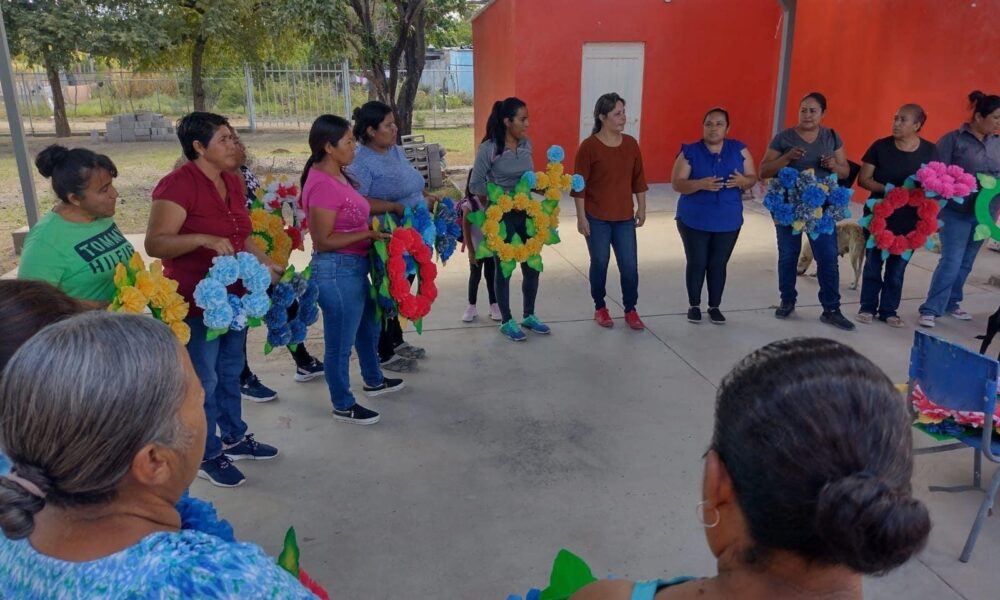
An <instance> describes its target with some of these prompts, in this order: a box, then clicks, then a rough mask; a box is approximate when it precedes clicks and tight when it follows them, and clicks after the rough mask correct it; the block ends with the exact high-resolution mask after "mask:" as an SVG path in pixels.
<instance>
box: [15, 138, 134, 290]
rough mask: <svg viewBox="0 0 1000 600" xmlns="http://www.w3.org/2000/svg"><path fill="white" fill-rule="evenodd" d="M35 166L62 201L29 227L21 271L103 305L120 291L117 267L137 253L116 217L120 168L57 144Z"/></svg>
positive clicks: (89, 152)
mask: <svg viewBox="0 0 1000 600" xmlns="http://www.w3.org/2000/svg"><path fill="white" fill-rule="evenodd" d="M35 166H36V167H37V168H38V172H39V173H41V174H42V177H45V178H46V179H51V180H52V191H53V192H55V195H56V197H57V198H58V199H59V202H58V203H57V204H56V205H55V206H54V207H53V208H52V210H51V211H49V213H48V214H46V215H45V216H44V217H42V218H41V219H40V220H39V221H38V223H36V224H35V226H34V227H32V228H31V231H30V232H28V236H27V237H26V238H25V240H24V250H23V251H22V253H21V263H20V265H19V267H18V271H17V276H18V278H19V279H37V280H41V281H47V282H49V283H51V284H52V285H55V286H56V287H58V288H59V289H61V290H62V291H64V292H66V293H67V294H69V295H70V296H72V297H73V298H76V299H77V300H79V301H81V302H82V303H83V304H84V305H85V306H87V307H88V308H104V307H106V306H107V305H108V304H110V303H111V300H112V298H114V296H115V283H114V276H115V267H116V266H117V265H118V263H127V262H128V260H129V259H130V258H132V253H133V252H135V248H134V247H133V246H132V244H130V243H129V241H128V240H127V239H125V236H124V235H123V234H122V232H121V230H120V229H118V225H116V224H115V221H114V216H115V202H116V201H117V200H118V191H117V190H116V189H115V186H114V183H113V181H114V178H115V177H117V176H118V169H117V168H116V167H115V163H113V162H111V159H110V158H108V157H107V156H105V155H103V154H97V153H96V152H94V151H92V150H88V149H86V148H73V149H72V150H71V149H69V148H66V147H64V146H60V145H58V144H53V145H51V146H49V147H47V148H45V149H44V150H42V151H41V152H39V153H38V156H37V157H35Z"/></svg>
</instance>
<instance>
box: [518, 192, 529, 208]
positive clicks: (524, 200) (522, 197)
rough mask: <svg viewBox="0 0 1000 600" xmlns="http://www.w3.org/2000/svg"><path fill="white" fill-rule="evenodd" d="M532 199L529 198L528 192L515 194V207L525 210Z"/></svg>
mask: <svg viewBox="0 0 1000 600" xmlns="http://www.w3.org/2000/svg"><path fill="white" fill-rule="evenodd" d="M530 202H531V200H530V199H529V198H528V195H527V194H517V195H516V196H514V208H516V209H517V210H524V209H526V208H528V205H529V203H530Z"/></svg>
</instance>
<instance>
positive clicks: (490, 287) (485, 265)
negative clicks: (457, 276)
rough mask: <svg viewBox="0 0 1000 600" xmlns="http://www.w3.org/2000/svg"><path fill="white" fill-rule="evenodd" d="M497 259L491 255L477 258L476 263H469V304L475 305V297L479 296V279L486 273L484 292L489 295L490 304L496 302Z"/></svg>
mask: <svg viewBox="0 0 1000 600" xmlns="http://www.w3.org/2000/svg"><path fill="white" fill-rule="evenodd" d="M496 270H497V259H496V258H495V257H493V256H490V257H489V258H484V259H482V260H477V261H476V264H472V263H469V304H470V305H473V306H475V304H476V298H477V297H478V296H479V281H480V280H481V279H482V278H483V275H484V274H485V275H486V293H487V294H488V295H489V297H490V304H496V303H497V291H496V281H494V279H495V277H496Z"/></svg>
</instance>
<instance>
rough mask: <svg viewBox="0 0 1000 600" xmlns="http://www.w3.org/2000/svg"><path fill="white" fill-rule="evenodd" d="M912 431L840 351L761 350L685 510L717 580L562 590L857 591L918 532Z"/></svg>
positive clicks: (743, 376)
mask: <svg viewBox="0 0 1000 600" xmlns="http://www.w3.org/2000/svg"><path fill="white" fill-rule="evenodd" d="M910 431H911V430H910V424H909V418H908V416H907V414H906V410H905V408H904V406H903V403H902V402H900V401H899V393H898V392H897V391H896V389H895V387H894V386H893V385H892V382H891V381H889V378H888V377H886V376H885V374H884V373H883V372H882V371H881V370H880V369H879V368H878V367H876V366H875V365H874V364H873V363H872V362H871V361H869V360H868V359H867V358H865V357H864V356H861V355H860V354H858V353H857V352H855V351H854V350H852V349H851V348H849V347H848V346H845V345H843V344H841V343H839V342H835V341H833V340H827V339H822V338H795V339H788V340H781V341H778V342H774V343H771V344H768V345H767V346H764V347H763V348H760V349H758V350H756V351H754V352H753V353H751V354H750V355H749V356H747V357H745V358H744V359H743V360H742V361H740V362H739V363H738V364H737V365H736V366H735V367H734V368H733V370H732V371H730V372H729V374H728V375H726V376H725V377H724V378H723V380H722V384H721V386H720V387H719V391H718V395H717V397H716V407H715V431H714V435H713V436H712V443H711V446H710V447H709V450H708V453H707V454H706V456H705V472H704V477H703V479H702V500H701V502H699V503H698V505H697V511H696V512H697V514H698V519H699V520H700V521H701V522H702V524H703V525H704V527H705V537H706V538H707V541H708V546H709V548H710V549H711V551H712V554H713V555H715V557H716V560H717V568H718V575H716V576H714V577H706V578H703V579H694V578H690V577H675V578H673V579H670V580H652V581H643V582H631V581H628V580H607V581H600V582H597V583H593V584H591V585H589V586H587V587H584V588H583V589H581V590H580V591H579V592H577V593H576V594H575V595H574V596H572V598H573V600H598V599H600V600H627V599H632V600H653V599H655V600H670V599H672V598H678V599H681V598H700V599H702V600H714V599H716V598H718V599H731V598H744V599H758V598H781V599H783V600H786V599H789V600H790V599H799V598H801V599H803V600H805V599H812V598H845V599H860V598H862V595H863V594H862V585H861V580H862V576H863V575H882V574H885V573H888V572H889V571H891V570H893V569H895V568H896V567H898V566H900V565H902V564H903V563H905V562H906V561H907V560H909V559H910V557H912V556H913V555H914V554H916V553H917V552H919V551H920V550H921V549H922V548H923V546H924V544H925V543H926V541H927V536H928V534H929V533H930V529H931V521H930V517H929V515H928V513H927V508H926V507H925V506H924V505H923V504H922V503H921V502H920V501H919V500H917V499H915V498H914V497H913V494H912V489H911V484H910V478H911V476H912V473H913V450H912V440H911V433H910ZM775 440H780V442H779V443H775Z"/></svg>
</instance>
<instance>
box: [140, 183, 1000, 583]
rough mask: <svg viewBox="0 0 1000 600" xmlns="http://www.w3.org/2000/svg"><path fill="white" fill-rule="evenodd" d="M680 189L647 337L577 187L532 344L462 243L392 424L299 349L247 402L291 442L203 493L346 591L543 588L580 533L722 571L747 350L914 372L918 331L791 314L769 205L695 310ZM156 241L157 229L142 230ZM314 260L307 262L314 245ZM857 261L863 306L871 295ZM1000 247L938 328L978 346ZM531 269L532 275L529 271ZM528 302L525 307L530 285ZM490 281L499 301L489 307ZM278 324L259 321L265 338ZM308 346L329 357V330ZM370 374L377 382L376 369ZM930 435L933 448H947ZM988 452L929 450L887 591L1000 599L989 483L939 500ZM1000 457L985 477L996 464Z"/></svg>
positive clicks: (389, 409)
mask: <svg viewBox="0 0 1000 600" xmlns="http://www.w3.org/2000/svg"><path fill="white" fill-rule="evenodd" d="M674 206H675V200H674V196H673V194H672V192H669V190H668V188H667V187H666V186H654V188H653V190H651V193H650V199H649V219H648V221H647V223H646V226H645V227H643V228H642V229H641V230H640V234H639V245H640V269H641V284H640V288H641V289H640V302H639V310H640V313H641V314H642V315H643V317H644V319H645V322H646V324H647V326H648V330H647V331H643V332H633V331H630V330H629V329H628V328H627V327H625V326H624V323H623V322H622V321H621V318H620V317H621V311H622V308H621V296H620V291H619V289H618V283H617V272H616V271H614V269H613V268H612V273H611V274H610V275H609V281H610V282H611V283H610V285H609V306H610V307H611V312H612V314H613V316H616V317H618V318H617V319H616V326H615V328H614V329H612V330H610V331H607V330H602V329H600V328H598V327H597V326H596V325H595V324H594V323H593V321H592V320H591V315H592V313H593V306H592V303H591V300H590V297H589V287H588V283H587V269H588V257H587V251H586V246H585V243H584V241H583V238H582V237H580V236H579V235H577V234H576V232H575V219H574V216H573V212H574V211H573V205H572V203H571V202H569V201H564V203H563V215H564V216H563V220H562V222H563V227H562V237H563V243H561V244H559V245H557V246H555V247H549V248H547V249H546V250H545V254H544V257H545V267H546V268H545V273H544V274H543V276H542V279H541V290H540V293H539V301H538V314H539V315H540V317H541V318H542V319H543V320H545V321H546V322H548V323H549V324H551V325H552V326H553V333H552V335H551V336H549V337H537V336H536V337H529V339H528V341H527V342H526V343H523V344H516V345H515V344H513V343H511V342H509V341H507V340H506V339H505V338H503V337H501V335H500V334H499V333H498V332H497V330H496V327H495V326H494V325H493V324H492V322H489V321H488V320H487V321H485V322H484V321H483V320H481V321H480V322H478V323H475V324H471V325H466V324H463V323H461V322H460V320H459V316H460V315H461V313H462V311H463V309H464V307H465V288H466V281H467V268H466V262H465V257H464V255H463V256H458V257H456V258H455V259H454V260H453V262H452V263H450V264H449V265H448V267H447V268H444V269H442V270H441V271H440V275H439V280H438V281H439V283H438V287H439V289H440V292H441V293H440V297H439V299H438V300H437V302H436V303H435V305H434V309H433V312H432V314H431V316H430V317H429V318H428V319H427V320H426V323H425V329H424V334H423V336H419V337H418V336H417V335H416V334H415V333H412V332H411V333H409V334H408V340H409V341H411V342H413V343H416V344H419V345H421V346H424V347H425V348H426V349H427V352H428V358H427V359H426V360H423V361H421V363H420V370H419V371H417V372H415V373H412V374H408V375H407V376H406V385H407V389H406V390H404V391H402V392H401V393H399V394H396V395H392V396H387V397H383V398H378V399H374V400H372V401H371V402H370V403H367V404H369V405H371V406H372V407H373V408H375V409H377V410H379V411H380V412H381V413H382V422H381V423H379V424H378V425H376V426H374V427H352V426H348V425H345V424H341V423H336V422H334V421H333V420H332V419H331V418H330V408H331V406H330V403H329V397H328V394H327V391H326V387H325V385H324V382H323V380H322V379H320V380H316V381H313V382H310V383H306V384H301V383H296V382H295V381H294V380H293V378H292V374H293V369H292V362H291V359H290V357H289V356H287V354H286V352H285V351H280V352H277V353H274V354H272V355H271V356H268V357H264V355H263V354H262V352H260V351H255V350H251V364H252V365H253V367H254V368H255V370H256V372H257V373H258V375H260V377H261V379H262V380H263V381H264V382H265V383H267V384H268V385H270V386H272V387H274V388H275V389H276V390H277V391H278V392H279V393H280V398H279V400H277V401H276V402H272V403H269V404H259V405H258V404H250V403H245V404H244V418H245V419H246V421H247V422H248V423H249V424H250V426H251V430H252V431H253V432H255V433H256V435H257V437H258V438H259V439H261V440H263V441H266V442H268V443H272V444H275V445H277V446H278V447H279V448H280V449H281V452H282V455H281V456H280V457H279V458H278V459H277V460H275V461H273V462H270V463H260V464H247V463H240V467H241V468H242V469H243V470H244V472H245V473H246V475H247V477H248V482H247V484H246V485H245V486H244V487H241V488H238V489H234V490H223V489H219V488H215V487H212V486H211V485H208V484H207V483H206V482H204V481H202V480H198V481H196V482H195V484H194V485H193V487H192V492H193V493H194V494H195V495H198V496H201V497H204V498H207V499H210V500H212V501H214V502H215V503H216V506H217V507H218V509H219V512H220V513H221V514H222V515H223V516H224V517H226V518H228V519H229V520H230V521H231V522H232V523H233V525H234V526H235V528H236V532H237V536H238V537H239V538H241V539H243V540H247V541H253V542H256V543H258V544H260V545H262V546H263V547H264V548H265V549H266V550H267V551H268V552H269V553H271V554H272V555H273V554H276V553H277V552H278V551H279V549H280V544H281V541H282V536H283V534H284V532H285V529H286V528H287V527H288V526H289V525H294V526H295V527H296V529H297V531H298V532H299V542H300V546H301V549H302V564H303V566H304V567H305V568H306V569H307V570H308V571H309V572H310V573H311V574H312V576H313V577H314V578H315V579H317V580H318V581H321V582H322V583H323V584H325V585H326V587H327V589H329V590H330V591H331V593H332V595H333V597H335V598H344V599H360V598H398V597H408V598H419V597H437V598H440V597H448V598H461V599H470V600H478V599H502V598H506V597H507V595H508V594H511V593H519V594H523V593H525V592H526V591H527V590H528V589H529V588H530V587H532V586H538V587H544V585H545V584H546V583H547V577H548V573H549V567H550V565H551V561H552V559H553V558H554V557H555V554H556V552H557V551H558V550H559V548H561V547H565V548H569V549H571V550H573V551H574V552H576V553H578V554H579V555H581V556H582V557H584V558H585V559H586V560H587V561H588V562H589V564H590V565H591V566H592V567H593V569H594V571H595V574H597V575H598V576H603V575H605V574H611V573H613V574H615V575H617V576H619V577H631V578H653V577H667V576H673V575H679V574H684V575H711V574H713V573H714V572H715V565H714V561H713V558H712V556H711V554H710V553H709V551H708V548H707V547H706V544H705V542H704V535H703V530H702V527H701V525H700V524H699V523H698V521H697V520H696V519H695V512H694V508H695V504H696V502H697V501H698V500H699V499H700V494H699V489H700V477H701V470H702V464H701V455H702V453H703V452H704V451H705V449H706V447H707V444H708V441H709V437H710V434H711V427H712V413H713V402H714V394H715V386H716V385H717V383H718V381H719V379H720V378H721V377H722V376H723V375H724V374H725V373H726V372H727V371H728V370H729V368H730V367H731V366H732V365H733V363H734V362H735V361H737V360H738V359H740V358H741V357H742V356H743V355H745V354H746V353H748V352H749V351H751V350H753V349H754V348H757V347H759V346H761V345H763V344H765V343H767V342H770V341H772V340H776V339H779V338H784V337H790V336H825V337H831V338H834V339H837V340H840V341H842V342H844V343H847V344H850V345H852V346H854V347H855V348H857V349H858V350H859V351H861V352H863V353H864V354H865V355H867V356H869V357H870V358H872V359H873V360H874V361H875V362H876V363H878V364H879V365H880V366H881V367H882V368H883V369H885V371H886V372H887V373H888V374H889V376H890V377H891V378H892V379H893V380H894V381H898V382H903V381H905V379H906V372H907V363H908V356H909V348H910V345H911V342H912V338H913V327H912V326H911V327H909V328H906V329H901V330H896V329H891V328H889V327H887V326H885V325H884V324H880V323H876V324H871V325H867V326H859V328H858V330H857V331H856V332H853V333H847V332H840V331H838V330H835V329H832V328H830V327H828V326H825V325H823V324H821V323H820V322H819V314H820V309H819V307H818V302H817V300H816V290H817V284H816V281H815V279H814V278H808V277H805V278H800V279H799V284H798V288H799V305H798V306H799V308H798V310H797V312H796V315H795V317H794V318H792V319H790V320H787V321H778V320H776V319H775V318H774V317H773V316H772V311H771V309H770V307H771V306H772V305H773V304H774V303H775V302H776V300H777V282H776V276H775V272H774V271H775V261H776V252H775V241H774V230H773V228H772V225H771V223H770V220H769V218H768V217H767V216H766V215H765V213H764V211H763V209H762V208H760V206H759V205H748V211H747V213H748V214H747V218H746V225H745V226H744V228H743V233H742V236H741V238H740V240H739V243H738V245H737V248H736V251H735V253H734V256H733V259H732V262H731V264H730V270H729V282H728V286H727V289H726V295H725V301H724V303H723V309H724V310H725V312H726V315H727V316H728V318H729V323H728V324H727V325H726V326H724V327H718V326H714V325H712V324H710V323H707V322H706V323H703V324H700V325H693V324H690V323H688V322H687V321H686V319H685V318H684V313H685V312H686V309H687V306H686V304H687V303H686V295H685V292H684V283H683V282H684V279H683V270H684V258H683V250H682V248H681V244H680V239H679V237H678V235H677V231H676V227H675V225H674V222H673V217H674V214H673V213H674ZM138 247H141V244H139V245H138ZM296 259H297V262H299V263H300V264H304V262H305V261H306V260H307V256H306V255H304V254H301V253H298V254H297V257H296ZM936 262H937V256H936V255H934V254H930V253H927V252H921V253H918V254H917V255H916V256H915V257H914V259H913V260H912V264H911V265H910V267H909V269H908V273H907V276H906V285H905V290H904V302H903V306H902V310H901V315H902V316H903V318H904V319H906V320H907V321H908V322H909V323H911V324H913V323H915V322H916V310H917V306H918V305H919V304H920V302H921V300H922V299H923V295H924V293H925V292H926V290H927V287H928V283H929V280H930V275H931V271H932V269H933V267H934V265H935V264H936ZM849 271H850V267H849V266H848V263H847V261H846V260H844V261H842V262H841V279H842V282H843V284H842V289H841V293H842V296H843V303H844V312H845V314H848V315H853V313H855V312H856V311H857V302H858V292H857V291H852V290H849V289H848V283H849V281H850V279H851V276H850V273H849ZM994 273H1000V254H997V253H994V252H989V251H985V250H984V252H983V255H982V256H980V257H979V260H978V262H977V265H976V270H975V272H974V274H973V276H972V277H971V278H970V281H969V285H968V286H967V288H966V293H967V299H966V301H965V303H964V304H963V307H964V308H966V309H967V310H968V311H969V312H971V313H972V314H973V315H974V316H975V320H974V321H972V322H971V323H962V322H959V321H956V320H954V319H950V318H945V319H941V320H940V324H939V326H938V327H937V328H936V329H935V330H934V333H935V334H937V335H941V336H943V337H946V338H948V339H950V340H954V341H958V342H960V343H963V344H966V345H968V346H970V347H973V346H976V345H977V344H976V341H975V340H974V339H973V336H974V335H976V334H977V333H981V331H982V329H984V328H985V319H986V316H987V315H988V314H990V313H992V312H993V311H994V310H995V309H996V307H997V305H998V304H1000V293H998V291H997V290H996V289H995V288H992V287H988V286H987V285H986V283H985V280H986V279H987V278H988V277H989V276H990V275H992V274H994ZM515 277H516V278H519V277H520V276H519V275H515ZM513 296H514V299H513V300H514V302H513V304H514V309H515V313H517V312H519V307H520V298H519V294H516V293H515V294H513ZM485 298H486V293H485V288H484V289H483V290H482V291H481V299H480V307H481V309H483V308H484V306H485V304H486V301H485ZM262 344H263V333H262V332H261V331H255V332H254V333H253V334H252V336H251V348H252V349H257V348H261V346H262ZM309 347H310V349H312V350H313V351H314V352H316V353H318V354H319V355H321V354H322V331H321V328H320V327H319V326H317V327H316V328H314V329H313V330H312V331H311V332H310V342H309ZM352 369H353V371H352V372H353V376H354V377H355V387H356V388H357V387H360V384H359V383H358V382H359V381H360V379H359V376H358V373H357V368H356V365H355V366H353V367H352ZM931 443H932V442H930V441H929V440H928V439H927V438H925V437H923V436H921V435H920V434H917V437H916V444H917V445H918V446H926V445H930V444H931ZM971 459H972V455H971V452H968V451H962V452H951V453H946V454H941V455H936V456H935V455H932V456H922V457H918V458H917V460H916V473H915V478H914V487H915V489H916V493H917V495H918V496H919V497H920V498H921V499H923V500H924V501H925V502H926V503H927V504H928V506H929V508H930V511H931V515H932V518H933V520H934V525H935V527H934V530H933V533H932V535H931V539H930V543H929V544H928V547H927V549H926V550H925V551H924V552H923V553H922V554H921V555H920V556H918V557H917V558H916V559H914V560H913V561H911V562H910V563H909V564H907V565H905V566H904V567H902V568H900V569H899V570H897V571H895V572H894V573H892V574H890V575H889V576H887V577H883V578H879V579H870V580H867V581H866V582H865V588H866V593H867V595H866V597H867V598H874V599H886V600H887V599H894V598H904V597H908V598H913V599H925V598H926V599H932V598H933V599H957V598H966V599H969V600H986V599H989V598H996V597H997V591H996V590H997V589H1000V571H998V570H997V569H996V568H995V566H994V567H991V566H990V565H991V564H993V562H994V560H993V559H994V558H995V557H996V556H997V552H998V550H1000V523H998V522H997V520H996V519H989V520H988V521H987V523H986V526H985V527H984V528H983V531H982V534H981V536H980V538H979V542H978V544H977V546H976V549H975V553H974V554H973V557H972V561H971V562H970V563H968V564H962V563H960V562H958V558H957V557H958V554H959V551H960V550H961V547H962V544H963V543H964V541H965V536H966V535H967V533H968V530H969V527H970V526H971V523H972V519H973V517H974V513H975V511H976V509H977V507H978V505H979V502H980V501H981V495H980V494H977V493H962V494H940V493H935V494H931V493H929V492H928V491H927V486H928V485H929V484H931V483H935V484H960V483H965V482H967V481H968V480H969V478H970V476H971ZM993 471H994V469H993V468H992V465H991V466H989V467H987V469H986V472H985V473H984V479H986V480H987V481H988V477H990V476H991V475H992V474H993Z"/></svg>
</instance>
